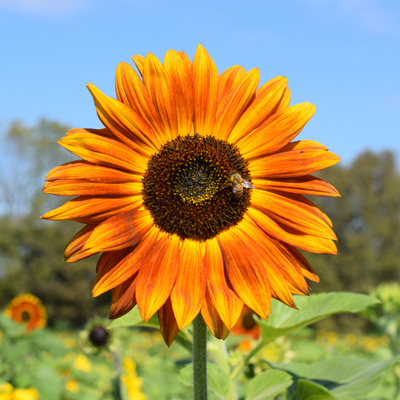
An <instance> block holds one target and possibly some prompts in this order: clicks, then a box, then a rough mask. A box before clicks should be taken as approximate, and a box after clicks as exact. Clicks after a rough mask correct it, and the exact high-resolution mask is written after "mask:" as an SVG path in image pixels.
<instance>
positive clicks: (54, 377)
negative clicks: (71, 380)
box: [33, 365, 63, 400]
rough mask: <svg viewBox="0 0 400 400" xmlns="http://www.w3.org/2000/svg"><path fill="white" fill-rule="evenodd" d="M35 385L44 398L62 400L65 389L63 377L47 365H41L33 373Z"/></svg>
mask: <svg viewBox="0 0 400 400" xmlns="http://www.w3.org/2000/svg"><path fill="white" fill-rule="evenodd" d="M33 377H34V386H35V387H36V389H37V390H38V391H39V393H40V399H41V400H42V399H43V400H60V399H61V394H62V391H63V385H62V381H61V378H60V377H59V376H58V374H57V373H56V371H55V370H54V369H53V368H51V367H49V366H47V365H41V366H39V367H38V369H37V370H36V371H34V373H33Z"/></svg>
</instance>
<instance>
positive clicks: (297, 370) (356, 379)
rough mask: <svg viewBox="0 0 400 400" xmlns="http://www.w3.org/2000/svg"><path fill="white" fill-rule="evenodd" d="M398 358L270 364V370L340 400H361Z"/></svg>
mask: <svg viewBox="0 0 400 400" xmlns="http://www.w3.org/2000/svg"><path fill="white" fill-rule="evenodd" d="M398 362H400V355H399V356H397V357H394V358H392V359H390V360H385V361H368V360H357V359H349V358H346V357H334V358H330V359H328V360H323V361H319V362H315V363H312V364H305V363H293V364H283V363H272V364H271V365H272V366H273V367H274V368H278V369H281V370H284V371H286V372H289V373H292V374H293V375H295V376H296V377H300V378H306V379H309V380H313V381H318V382H319V383H320V384H321V385H323V386H324V387H325V388H327V389H329V390H330V393H331V395H332V396H334V397H335V398H337V399H340V400H355V399H363V398H365V396H366V395H368V394H369V393H371V392H372V391H373V390H374V389H375V388H376V387H377V386H378V385H379V383H380V381H381V379H382V377H383V374H384V373H385V372H386V371H387V370H388V368H390V367H391V366H392V365H393V364H395V363H398Z"/></svg>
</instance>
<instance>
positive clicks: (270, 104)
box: [229, 76, 287, 143]
mask: <svg viewBox="0 0 400 400" xmlns="http://www.w3.org/2000/svg"><path fill="white" fill-rule="evenodd" d="M286 85H287V78H284V77H283V76H278V77H277V78H274V79H271V80H270V81H268V82H267V83H265V84H264V85H263V86H261V88H260V89H258V90H257V92H256V97H255V99H254V101H253V102H252V103H251V104H250V106H249V107H248V108H247V110H246V111H245V112H244V113H243V115H242V116H241V117H240V119H239V121H238V123H237V124H236V125H235V127H234V128H233V130H232V132H231V134H230V135H229V141H230V142H231V143H236V142H237V141H238V140H240V139H241V138H242V137H244V136H246V135H248V134H249V133H250V132H251V131H253V130H254V129H255V128H257V127H258V126H259V125H261V124H262V123H263V122H264V121H265V120H266V119H267V118H268V117H269V116H270V115H271V114H272V113H273V112H274V111H276V107H277V106H278V105H279V102H280V100H281V98H282V96H283V94H284V92H285V88H286Z"/></svg>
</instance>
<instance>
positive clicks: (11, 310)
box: [4, 294, 47, 332]
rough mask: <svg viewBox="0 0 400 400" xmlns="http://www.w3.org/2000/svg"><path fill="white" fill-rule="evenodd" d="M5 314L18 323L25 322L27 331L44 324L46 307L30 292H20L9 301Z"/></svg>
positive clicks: (45, 321) (42, 326)
mask: <svg viewBox="0 0 400 400" xmlns="http://www.w3.org/2000/svg"><path fill="white" fill-rule="evenodd" d="M4 313H5V315H7V316H8V317H9V318H12V319H13V320H14V321H15V322H17V323H19V324H25V326H26V330H27V332H29V331H31V330H32V329H41V328H44V327H45V326H46V323H47V316H46V309H45V308H44V306H43V304H42V302H41V301H40V299H39V298H37V297H36V296H33V295H32V294H21V295H19V296H17V297H15V298H14V299H12V300H11V301H10V303H9V304H8V306H7V308H6V310H5V312H4Z"/></svg>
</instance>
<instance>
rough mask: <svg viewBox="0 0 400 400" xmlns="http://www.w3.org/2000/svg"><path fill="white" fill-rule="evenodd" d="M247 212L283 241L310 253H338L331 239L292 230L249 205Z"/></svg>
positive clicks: (269, 233) (266, 230)
mask: <svg viewBox="0 0 400 400" xmlns="http://www.w3.org/2000/svg"><path fill="white" fill-rule="evenodd" d="M246 212H247V214H248V215H249V216H250V217H251V218H252V219H253V221H254V222H255V223H256V224H257V225H258V226H259V227H260V228H261V229H262V230H263V231H264V232H265V233H267V234H268V235H269V236H272V237H274V238H276V239H279V240H282V241H283V242H285V243H288V244H290V245H292V246H295V247H298V248H299V249H302V250H305V251H309V252H310V253H321V254H336V253H337V249H336V246H335V244H334V242H333V241H332V240H330V239H326V238H322V237H318V236H312V235H306V234H304V233H300V232H299V231H294V230H290V229H289V228H288V227H287V226H286V227H283V226H281V225H280V224H279V223H278V222H277V221H275V220H274V219H272V218H270V217H269V216H268V215H266V214H265V213H264V212H262V211H260V210H257V209H256V208H254V207H249V209H248V210H247V211H246Z"/></svg>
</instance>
